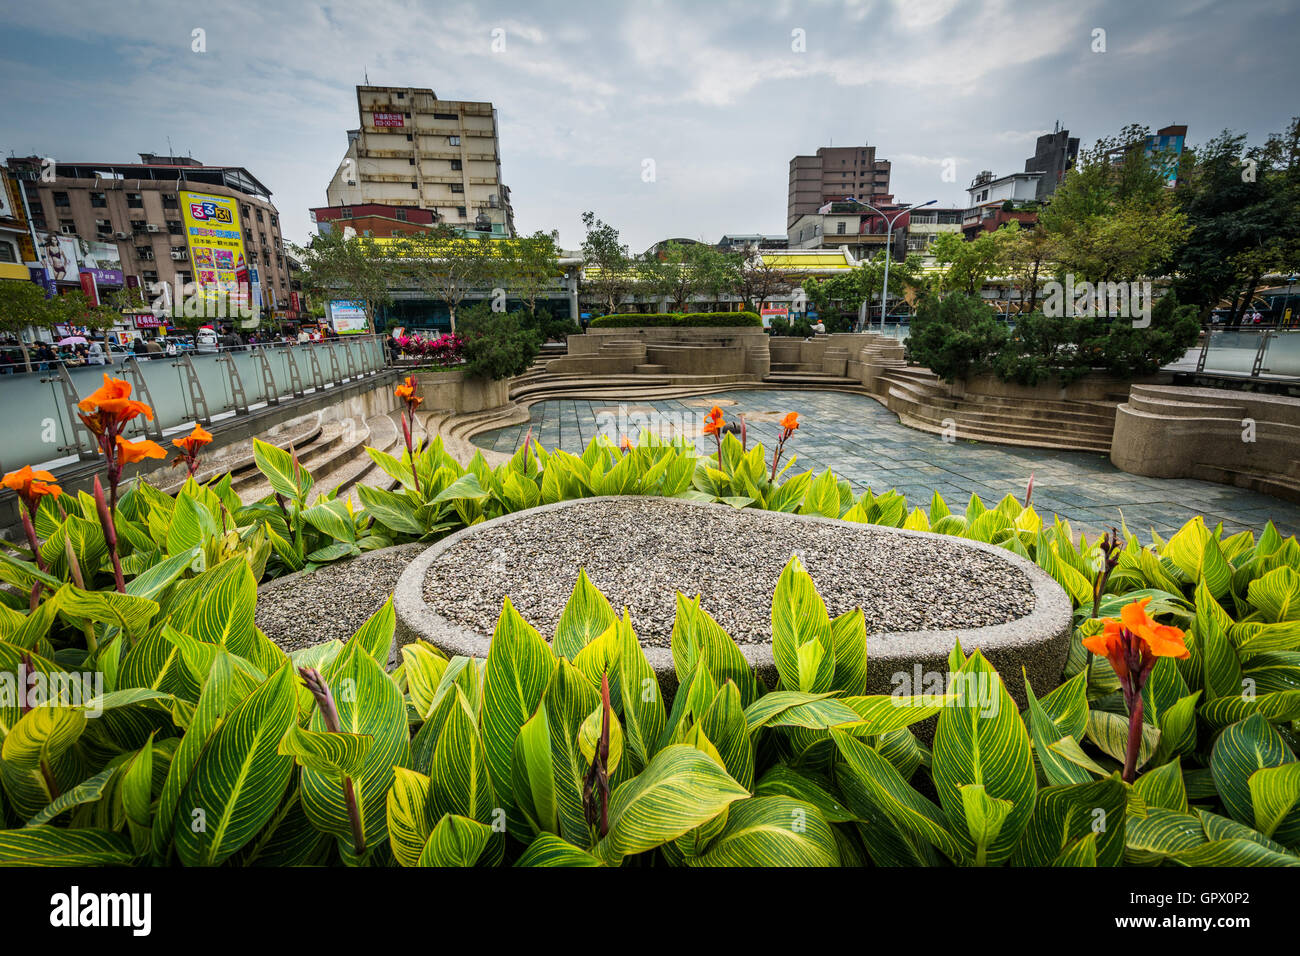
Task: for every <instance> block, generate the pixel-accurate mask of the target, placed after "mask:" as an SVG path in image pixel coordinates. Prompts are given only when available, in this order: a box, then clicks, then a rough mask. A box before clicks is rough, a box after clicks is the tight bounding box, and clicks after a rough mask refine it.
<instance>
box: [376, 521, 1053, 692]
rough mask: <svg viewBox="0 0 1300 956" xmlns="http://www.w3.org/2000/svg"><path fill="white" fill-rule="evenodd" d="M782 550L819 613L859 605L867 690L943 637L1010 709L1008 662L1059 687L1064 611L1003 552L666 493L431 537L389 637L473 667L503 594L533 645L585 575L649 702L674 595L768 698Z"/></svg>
mask: <svg viewBox="0 0 1300 956" xmlns="http://www.w3.org/2000/svg"><path fill="white" fill-rule="evenodd" d="M792 553H794V554H798V555H799V557H800V559H801V560H802V562H803V564H804V566H805V568H807V570H808V572H809V573H810V574H811V575H812V578H813V581H814V583H815V584H816V585H817V588H818V591H819V592H820V594H821V596H822V599H823V600H824V601H825V602H826V606H827V610H828V611H829V612H830V613H831V614H832V615H838V614H842V613H843V612H845V611H848V610H850V609H852V608H853V607H858V606H860V607H862V609H863V611H864V613H865V618H866V625H867V634H868V636H867V660H868V663H867V668H868V673H867V678H868V685H869V692H870V693H873V694H889V693H891V692H895V691H897V690H898V687H899V682H900V681H903V682H904V683H905V682H906V680H910V679H912V676H913V675H916V674H917V668H920V670H921V671H922V672H924V673H927V674H928V673H929V672H931V671H937V672H940V673H943V672H946V671H947V669H948V655H949V653H950V652H951V650H952V648H953V646H954V644H956V643H957V642H958V641H960V642H961V646H962V648H963V649H964V650H966V651H967V652H968V653H969V652H970V651H971V650H973V649H974V648H979V649H980V650H981V651H983V652H984V655H985V656H986V657H987V658H988V659H989V661H990V662H991V663H992V664H993V666H994V667H996V668H998V669H999V670H1000V671H1001V672H1002V673H1003V674H1004V675H1006V684H1007V689H1008V690H1009V691H1010V692H1011V695H1012V697H1013V698H1015V699H1016V700H1017V702H1019V703H1020V704H1022V705H1023V704H1024V683H1023V681H1022V680H1021V677H1020V672H1021V668H1022V667H1023V668H1024V670H1025V672H1026V674H1027V676H1028V677H1029V679H1030V681H1032V683H1033V687H1034V689H1035V690H1036V691H1040V692H1041V693H1045V692H1046V691H1047V690H1050V689H1051V688H1052V687H1055V686H1056V685H1057V683H1059V681H1060V677H1061V669H1062V667H1063V666H1064V664H1065V658H1066V655H1067V653H1068V650H1069V641H1070V629H1071V617H1072V607H1071V604H1070V600H1069V598H1068V597H1067V596H1066V594H1065V592H1064V591H1063V590H1061V587H1060V585H1058V584H1057V583H1056V582H1055V581H1053V580H1052V579H1051V578H1050V577H1049V576H1048V575H1047V574H1045V573H1044V572H1043V571H1042V570H1041V569H1040V568H1038V567H1037V566H1036V565H1034V564H1033V563H1032V562H1030V561H1027V560H1025V559H1024V558H1021V557H1018V556H1017V555H1014V554H1012V553H1011V552H1009V551H1006V550H1004V549H1002V548H996V547H993V546H992V545H987V544H982V543H979V542H975V541H968V540H966V539H964V538H954V537H948V536H944V535H935V534H930V533H928V532H921V531H903V530H901V529H897V528H881V527H876V526H872V525H860V524H852V523H847V522H842V521H837V520H830V519H826V518H816V517H810V516H805V515H788V514H780V513H775V512H764V511H754V510H736V509H734V508H731V507H729V506H727V505H718V504H699V503H695V502H689V501H683V500H676V499H666V498H643V497H619V498H589V499H585V500H580V501H569V502H561V503H559V504H553V505H544V506H542V507H539V508H533V509H530V510H528V511H523V512H517V513H515V514H512V515H506V516H505V517H502V518H497V519H496V520H494V521H489V522H485V523H483V524H478V525H474V526H473V527H470V528H466V529H464V530H463V531H459V532H457V533H456V534H454V535H451V536H450V537H448V538H445V539H443V540H442V541H440V542H438V543H437V544H435V545H433V546H432V547H430V548H429V549H428V550H427V551H425V552H424V553H423V554H421V555H420V556H419V557H417V558H416V559H415V560H414V561H412V562H411V564H410V566H409V567H408V568H407V569H406V571H404V572H403V573H402V576H401V578H400V579H399V580H398V582H397V588H396V591H395V592H394V595H393V597H394V602H393V603H394V607H395V609H396V612H397V639H398V641H399V642H401V643H407V642H410V641H414V640H417V639H422V640H426V641H429V642H431V643H433V644H435V645H437V646H438V647H441V648H442V649H443V650H444V651H446V652H447V653H449V654H463V655H468V656H473V657H480V658H481V657H485V656H487V653H488V649H489V647H490V637H491V634H492V631H493V629H494V627H495V624H496V620H497V617H498V615H499V613H500V610H501V604H502V601H503V599H504V598H505V596H506V595H509V597H510V600H511V602H512V603H513V604H514V605H515V607H516V608H518V610H519V612H520V613H521V614H522V615H523V617H524V619H525V620H527V621H528V622H530V623H531V624H532V625H533V626H534V627H536V628H537V629H538V630H539V631H540V632H541V633H542V635H543V636H544V637H546V638H547V639H549V638H550V637H551V636H552V634H553V633H554V630H555V625H556V623H557V622H558V620H559V617H560V614H561V612H562V610H563V608H564V605H565V603H566V602H567V601H568V598H569V595H570V593H571V592H572V589H573V584H574V581H575V580H576V579H577V576H578V570H579V568H586V570H587V574H588V575H589V576H590V578H591V580H592V582H593V583H594V584H595V585H596V587H598V588H600V589H601V591H603V592H604V594H605V596H606V597H607V598H608V599H609V601H610V603H612V604H613V605H614V607H615V608H616V609H621V608H622V607H624V606H626V607H627V608H628V609H629V610H630V612H631V615H632V623H633V625H634V627H635V628H636V631H637V635H638V636H639V638H640V640H641V643H642V644H643V645H644V649H645V654H646V658H647V660H648V661H649V662H650V665H651V666H652V667H653V668H654V670H655V673H656V675H657V677H658V679H659V682H660V687H661V689H662V691H663V693H664V696H665V699H668V700H670V699H671V697H672V694H673V693H674V691H675V688H676V684H677V675H676V673H675V668H674V664H673V660H672V654H671V652H670V649H669V644H670V635H671V632H672V624H673V617H674V615H675V610H676V592H677V591H678V590H679V589H680V590H681V591H683V592H684V593H686V594H688V595H691V596H693V595H695V594H697V593H699V594H701V603H702V606H703V607H704V608H705V610H707V611H708V612H709V613H710V614H711V615H713V617H714V618H715V619H716V620H717V621H718V623H719V624H721V625H722V627H723V628H725V629H726V630H727V632H728V633H729V634H730V635H731V636H732V637H733V638H734V639H735V640H736V641H737V643H738V644H739V646H740V649H741V651H742V653H743V654H744V655H745V657H746V658H747V659H748V660H749V662H750V664H751V665H752V666H753V667H754V668H755V670H756V671H757V672H758V675H759V677H760V678H761V679H762V680H763V681H764V682H765V683H766V684H767V685H768V686H769V687H770V686H774V685H775V683H776V680H777V673H776V668H775V665H774V663H773V660H772V645H771V604H772V592H773V590H774V589H775V587H776V582H777V579H778V577H779V576H780V573H781V569H782V568H783V567H785V564H786V562H787V561H788V560H789V558H790V555H791V554H792ZM900 675H901V676H900Z"/></svg>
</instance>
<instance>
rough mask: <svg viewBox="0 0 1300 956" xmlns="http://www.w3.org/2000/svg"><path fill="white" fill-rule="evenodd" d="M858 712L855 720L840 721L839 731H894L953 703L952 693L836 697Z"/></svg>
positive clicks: (860, 733)
mask: <svg viewBox="0 0 1300 956" xmlns="http://www.w3.org/2000/svg"><path fill="white" fill-rule="evenodd" d="M838 702H839V703H841V704H843V705H844V706H845V707H847V708H849V710H851V711H853V712H854V714H856V715H857V719H855V720H850V721H848V722H847V723H842V724H839V728H840V730H844V731H847V732H848V733H851V734H854V735H856V736H859V737H864V736H872V737H874V736H877V735H882V734H892V733H894V732H895V731H897V730H902V729H903V728H905V727H910V726H912V725H913V724H917V723H920V722H921V721H923V720H928V719H929V718H931V717H933V716H934V715H935V714H937V713H940V712H941V711H942V710H943V709H944V708H945V707H949V706H951V705H952V704H953V703H955V702H956V697H954V696H953V695H951V694H920V695H917V696H914V697H907V696H904V695H902V694H897V695H895V694H873V695H871V696H868V697H841V698H839V700H838Z"/></svg>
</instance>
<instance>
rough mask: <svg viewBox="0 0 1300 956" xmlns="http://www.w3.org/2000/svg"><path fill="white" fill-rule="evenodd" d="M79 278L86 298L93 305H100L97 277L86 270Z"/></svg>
mask: <svg viewBox="0 0 1300 956" xmlns="http://www.w3.org/2000/svg"><path fill="white" fill-rule="evenodd" d="M78 278H79V279H80V280H81V291H82V292H84V293H85V294H86V299H87V300H88V301H89V302H90V304H91V305H99V289H98V288H97V287H96V286H95V277H94V276H93V275H92V274H91V273H90V272H89V271H88V270H85V271H82V273H81V274H80V275H79V276H78Z"/></svg>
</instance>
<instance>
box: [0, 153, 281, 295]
mask: <svg viewBox="0 0 1300 956" xmlns="http://www.w3.org/2000/svg"><path fill="white" fill-rule="evenodd" d="M8 166H9V170H10V172H11V174H12V175H13V176H14V178H15V179H16V180H17V182H18V184H19V185H20V186H21V188H22V191H23V193H24V195H25V196H26V200H27V206H28V209H29V210H30V212H31V222H32V226H33V227H34V228H35V231H36V233H37V240H38V243H39V246H40V248H39V250H38V253H39V257H40V261H41V262H42V264H44V265H45V267H46V274H47V276H48V279H49V282H50V283H51V284H52V285H53V286H54V289H55V291H59V290H60V289H61V288H62V287H64V286H68V287H75V286H79V287H81V288H83V289H87V288H89V289H92V290H94V292H95V295H96V297H97V298H99V299H101V300H103V299H105V298H106V297H107V294H108V293H111V292H113V291H116V290H118V289H121V288H139V289H142V290H143V291H144V293H145V295H146V297H147V298H153V295H152V294H151V290H153V289H154V288H155V287H156V286H157V285H159V284H165V285H167V286H168V287H170V288H171V289H175V288H176V284H177V283H180V285H181V287H184V285H185V284H187V283H190V282H195V281H196V277H197V278H198V280H199V284H200V285H203V284H205V281H204V280H205V268H206V266H207V264H206V262H200V263H197V264H196V263H194V262H192V261H191V249H192V248H193V241H192V240H193V239H194V237H192V236H190V235H189V234H188V232H187V228H186V219H187V211H186V210H184V209H182V203H181V193H183V192H184V193H197V194H201V195H206V196H211V197H215V198H216V199H217V200H221V199H230V200H233V202H232V203H231V204H230V205H231V207H232V209H233V208H235V207H237V209H238V219H239V222H238V225H239V231H238V233H237V234H235V229H234V228H233V227H234V225H235V224H234V223H233V222H230V223H224V222H223V225H225V226H227V228H226V230H225V231H227V232H229V233H231V234H232V235H230V236H229V237H228V238H227V242H226V245H228V246H235V247H237V252H236V253H235V254H232V255H231V257H230V263H229V268H224V269H222V275H223V276H224V275H226V274H230V275H234V274H238V275H239V276H240V279H239V281H241V282H243V281H246V282H248V283H250V284H251V286H252V287H253V289H254V290H255V292H256V293H257V295H258V296H259V297H260V298H259V300H258V301H260V305H261V307H262V309H263V311H274V310H277V309H281V310H282V309H285V308H287V306H288V303H289V292H290V286H289V269H288V264H287V262H286V259H285V254H284V242H283V240H282V238H281V235H280V214H279V212H278V211H277V210H276V208H275V206H274V205H272V204H271V191H270V190H269V189H267V188H266V186H265V185H263V184H262V183H261V182H260V181H259V180H258V179H257V177H255V176H254V175H253V174H252V173H250V172H249V171H248V170H247V169H245V168H244V167H242V166H208V165H205V164H204V163H202V162H200V161H199V160H196V159H193V158H192V157H188V156H158V155H155V154H153V153H141V154H140V162H138V163H111V162H109V163H90V162H87V163H80V162H78V163H64V162H54V163H47V162H46V160H44V159H42V158H41V157H37V156H28V157H23V158H11V159H10V160H8ZM202 214H203V210H202V209H200V210H199V215H200V216H201V215H202ZM189 218H191V219H193V210H190V211H189ZM232 218H233V217H232ZM240 240H242V243H241V242H240ZM200 242H202V240H200ZM210 245H211V243H208V244H207V245H202V246H201V248H205V249H207V248H209V246H210ZM240 258H242V259H243V261H242V262H239V261H238V259H240ZM219 264H220V265H224V261H221V262H220V263H219ZM216 268H217V267H216V266H215V265H214V266H213V269H212V271H213V272H215V271H216ZM87 273H88V274H89V275H90V276H91V280H92V283H93V284H89V285H88V284H87V282H86V280H84V279H83V278H82V275H83V274H87ZM206 284H207V285H209V286H212V287H215V286H216V285H217V282H216V281H215V280H213V281H210V282H207V283H206ZM173 298H174V297H173ZM169 301H170V300H169Z"/></svg>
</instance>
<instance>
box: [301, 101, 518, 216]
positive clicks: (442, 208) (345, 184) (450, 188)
mask: <svg viewBox="0 0 1300 956" xmlns="http://www.w3.org/2000/svg"><path fill="white" fill-rule="evenodd" d="M357 114H358V117H359V122H360V126H359V127H358V128H357V129H353V130H349V131H348V146H347V152H346V154H345V155H344V157H343V161H342V162H341V163H340V164H339V168H338V170H337V171H336V172H335V174H334V177H333V178H332V179H331V180H330V183H329V185H328V187H327V188H326V190H325V196H326V202H327V204H328V205H329V206H330V207H349V208H355V207H358V206H363V205H381V206H398V207H401V206H408V207H411V206H413V207H416V208H418V209H424V210H429V211H431V212H433V213H435V215H436V216H437V221H438V222H439V223H446V224H447V225H450V226H452V227H454V228H459V229H462V230H465V231H474V232H487V233H490V234H492V235H494V236H503V237H512V236H514V235H515V223H514V212H513V210H512V209H511V205H510V190H509V188H508V187H506V186H505V185H504V184H503V183H502V182H501V150H500V140H499V138H498V134H497V116H496V110H495V109H494V108H493V107H492V104H491V103H476V102H468V101H460V100H440V99H438V96H437V94H435V93H434V91H433V90H429V89H419V88H415V87H396V86H358V87H357Z"/></svg>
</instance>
